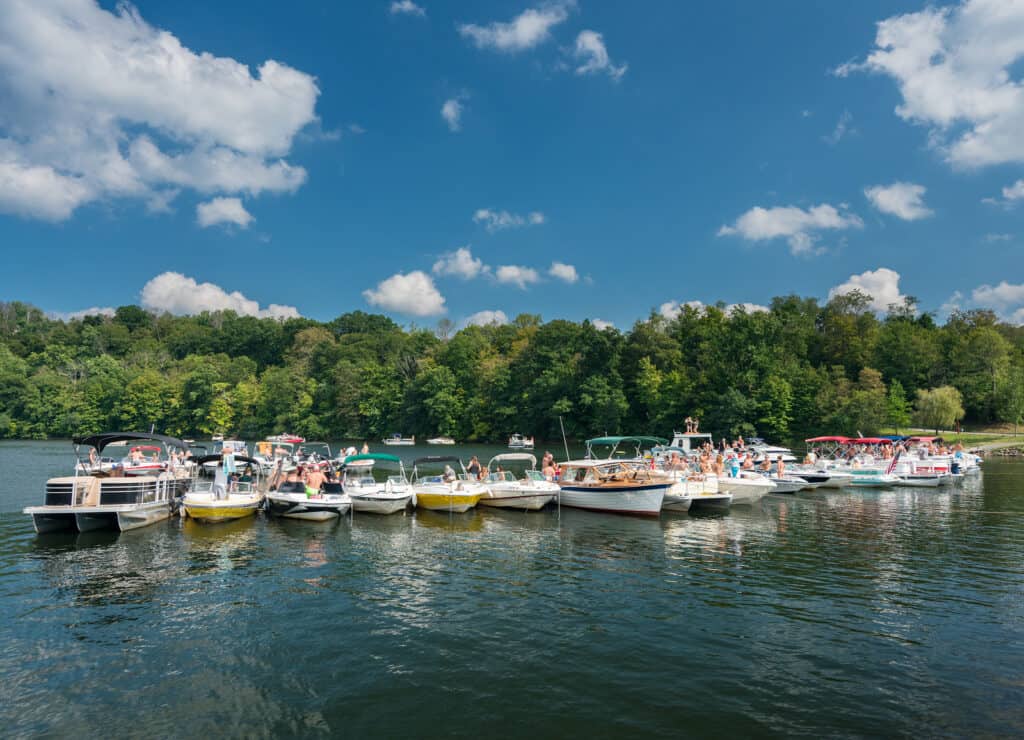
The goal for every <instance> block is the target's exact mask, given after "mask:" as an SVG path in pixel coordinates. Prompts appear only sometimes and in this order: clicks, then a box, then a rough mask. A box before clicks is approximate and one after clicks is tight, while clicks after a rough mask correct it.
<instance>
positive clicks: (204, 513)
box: [181, 455, 263, 524]
mask: <svg viewBox="0 0 1024 740" xmlns="http://www.w3.org/2000/svg"><path fill="white" fill-rule="evenodd" d="M234 459H235V463H236V464H237V465H238V466H239V469H240V471H241V472H240V473H239V474H233V473H231V472H230V471H225V470H224V463H223V458H222V457H221V456H220V455H207V456H206V457H200V458H199V459H197V460H196V463H197V468H196V469H197V470H198V469H200V468H201V466H204V465H205V464H206V463H208V462H215V463H217V466H216V468H215V470H214V476H213V478H196V479H195V480H194V481H193V483H192V488H191V489H190V490H189V492H188V493H186V494H185V496H184V497H183V498H182V499H181V515H182V516H183V517H189V518H190V519H195V520H196V521H198V522H204V523H207V524H216V523H217V522H228V521H231V520H233V519H244V518H245V517H248V516H253V515H255V514H256V512H257V511H258V510H259V508H260V506H262V504H263V493H262V492H261V491H260V486H259V482H260V464H259V461H258V460H256V459H254V458H251V457H246V456H244V455H236V456H235V458H234ZM218 461H219V462H218Z"/></svg>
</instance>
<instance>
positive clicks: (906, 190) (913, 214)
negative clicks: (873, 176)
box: [864, 182, 934, 221]
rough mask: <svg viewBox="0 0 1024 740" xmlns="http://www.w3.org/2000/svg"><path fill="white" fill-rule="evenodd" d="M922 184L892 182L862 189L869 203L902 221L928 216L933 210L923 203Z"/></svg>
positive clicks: (923, 188) (923, 192)
mask: <svg viewBox="0 0 1024 740" xmlns="http://www.w3.org/2000/svg"><path fill="white" fill-rule="evenodd" d="M925 191H926V188H925V187H924V185H915V184H914V183H912V182H894V183H893V184H892V185H873V186H871V187H869V188H865V189H864V195H865V196H866V197H867V199H868V200H869V201H871V205H873V206H874V207H875V208H877V209H878V210H880V211H881V212H882V213H888V214H890V215H892V216H896V217H897V218H902V219H903V220H904V221H917V220H919V219H922V218H928V216H931V215H932V214H933V213H934V211H932V210H931V209H930V208H928V207H927V206H926V205H925V204H924V194H925Z"/></svg>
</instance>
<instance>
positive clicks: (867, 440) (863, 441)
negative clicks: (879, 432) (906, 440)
mask: <svg viewBox="0 0 1024 740" xmlns="http://www.w3.org/2000/svg"><path fill="white" fill-rule="evenodd" d="M849 441H850V444H855V445H891V444H892V440H891V439H889V438H887V437H859V438H858V439H851V440H849Z"/></svg>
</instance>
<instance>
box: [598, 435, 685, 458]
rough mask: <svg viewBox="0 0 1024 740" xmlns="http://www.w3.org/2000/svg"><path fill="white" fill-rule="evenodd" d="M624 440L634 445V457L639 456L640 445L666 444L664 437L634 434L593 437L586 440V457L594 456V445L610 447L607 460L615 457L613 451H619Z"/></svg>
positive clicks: (657, 445)
mask: <svg viewBox="0 0 1024 740" xmlns="http://www.w3.org/2000/svg"><path fill="white" fill-rule="evenodd" d="M626 442H632V443H633V444H634V445H635V452H636V454H635V455H634V457H640V456H641V449H640V448H641V446H642V445H644V444H649V445H650V446H651V447H662V446H664V445H667V444H668V440H667V439H665V438H664V437H649V436H646V435H636V436H632V435H630V436H624V437H594V438H593V439H588V440H587V457H588V458H590V457H594V451H593V447H594V445H608V446H610V447H611V451H610V452H609V453H608V458H607V459H608V460H612V459H614V458H615V453H617V452H618V451H619V447H620V446H622V445H623V444H624V443H626Z"/></svg>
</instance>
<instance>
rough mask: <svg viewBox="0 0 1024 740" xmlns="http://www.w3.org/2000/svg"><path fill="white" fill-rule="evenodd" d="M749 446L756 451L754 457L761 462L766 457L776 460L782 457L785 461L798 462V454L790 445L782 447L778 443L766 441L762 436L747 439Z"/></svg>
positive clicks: (752, 450)
mask: <svg viewBox="0 0 1024 740" xmlns="http://www.w3.org/2000/svg"><path fill="white" fill-rule="evenodd" d="M746 445H747V448H748V449H750V451H751V452H753V453H754V459H755V460H757V461H758V462H760V461H761V460H764V459H765V458H766V457H767V458H768V459H769V460H771V461H772V462H775V461H776V460H778V459H779V458H780V457H781V458H782V462H784V463H787V464H788V463H794V462H796V456H794V455H793V450H791V449H789V448H788V447H780V446H778V445H771V444H768V443H767V442H765V441H764V440H763V439H762V438H761V437H750V438H749V439H748V440H746Z"/></svg>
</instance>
